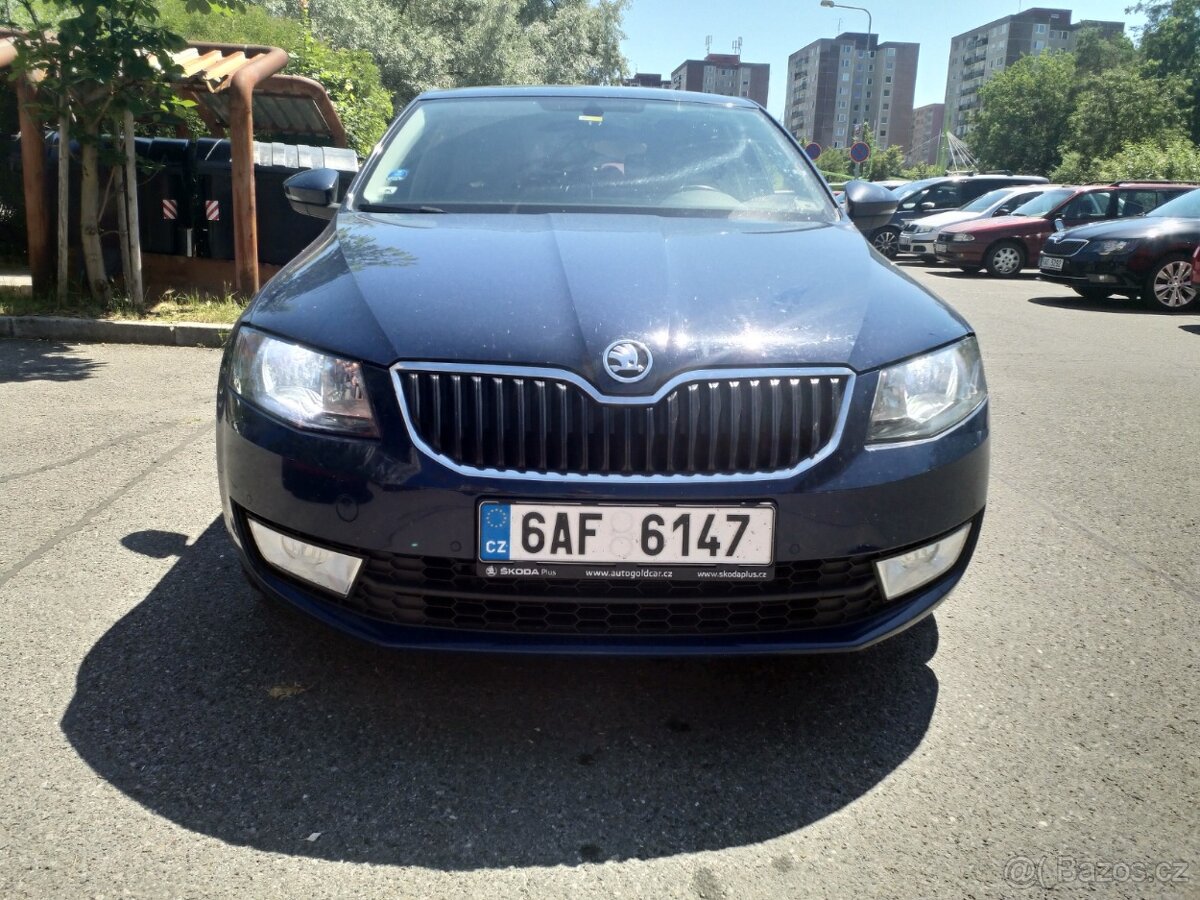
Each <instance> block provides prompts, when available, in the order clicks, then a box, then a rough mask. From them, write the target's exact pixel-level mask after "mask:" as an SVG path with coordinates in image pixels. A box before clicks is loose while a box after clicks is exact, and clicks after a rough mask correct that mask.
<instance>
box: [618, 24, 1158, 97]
mask: <svg viewBox="0 0 1200 900" xmlns="http://www.w3.org/2000/svg"><path fill="white" fill-rule="evenodd" d="M851 2H853V5H855V6H865V7H867V8H868V9H870V10H871V15H872V17H873V23H872V28H873V30H874V32H875V33H876V34H877V35H879V40H880V41H915V42H917V43H919V44H920V45H921V55H920V58H919V62H918V66H917V91H916V96H915V98H914V102H915V105H916V106H923V105H924V104H926V103H939V102H941V101H942V100H943V99H944V98H945V90H946V63H947V57H948V56H949V53H950V38H952V37H953V36H954V35H956V34H961V33H962V32H964V31H968V30H970V29H971V28H974V27H976V26H978V25H983V24H984V23H986V22H990V21H992V20H993V19H998V18H1000V17H1001V16H1006V15H1009V14H1010V13H1015V12H1017V11H1018V9H1021V8H1023V9H1029V8H1031V7H1034V6H1048V7H1052V8H1063V9H1070V10H1071V13H1072V21H1078V20H1079V19H1106V20H1113V21H1124V22H1125V23H1126V27H1125V31H1126V33H1127V34H1130V33H1131V31H1132V29H1133V28H1134V27H1135V26H1139V25H1141V24H1142V23H1143V18H1142V17H1141V16H1134V15H1132V14H1129V15H1127V14H1126V13H1125V7H1126V6H1127V5H1131V4H1132V3H1133V2H1134V0H1086V2H1078V3H1074V4H1073V3H1070V2H1062V3H1031V2H1026V3H1020V2H1018V0H1012V2H1003V3H994V2H971V0H957V2H955V0H904V2H897V0H865V2H864V0H851ZM839 20H840V22H841V28H840V29H839V28H838V23H839ZM839 30H840V31H866V30H867V16H866V13H862V12H858V11H857V10H853V9H825V8H823V7H822V6H821V5H820V0H741V2H738V0H690V2H683V3H681V2H678V0H676V2H668V0H631V2H630V6H629V8H628V9H627V10H626V11H625V20H624V31H625V34H626V39H625V41H624V42H623V43H622V45H621V48H622V50H623V52H624V53H625V57H626V58H627V59H628V60H629V64H630V66H631V67H632V68H633V69H634V70H635V71H639V72H660V73H662V75H663V77H665V78H669V77H670V74H671V70H672V69H674V68H675V67H676V66H678V65H679V64H680V63H681V62H683V61H684V60H685V59H703V58H704V39H705V36H706V35H710V34H711V35H712V39H713V41H712V50H713V52H714V53H731V52H732V46H733V42H734V41H735V40H737V39H738V38H739V37H740V38H741V39H742V59H744V60H745V61H746V62H765V63H770V64H771V86H770V95H769V97H768V103H767V108H768V109H769V110H770V111H771V112H772V113H773V114H774V115H776V116H779V115H780V114H781V113H782V112H783V103H784V99H785V91H786V87H785V84H786V79H787V58H788V55H789V54H791V53H793V52H795V51H796V50H799V49H800V48H801V47H803V46H804V45H805V44H808V43H810V42H812V41H815V40H817V39H818V38H827V37H829V38H831V37H834V36H836V35H837V34H838V33H839Z"/></svg>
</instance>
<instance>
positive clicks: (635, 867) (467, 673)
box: [0, 262, 1200, 900]
mask: <svg viewBox="0 0 1200 900" xmlns="http://www.w3.org/2000/svg"><path fill="white" fill-rule="evenodd" d="M900 268H901V269H902V270H903V271H905V272H907V273H908V274H909V275H911V276H912V277H914V278H916V279H917V280H918V281H920V282H921V283H923V284H925V285H927V286H928V287H930V288H932V289H933V290H935V291H936V292H937V293H939V294H940V295H941V296H942V297H944V298H945V299H947V300H948V301H949V302H951V303H952V304H953V305H954V306H955V307H956V308H958V309H959V310H960V311H961V312H963V313H964V314H965V315H966V316H967V318H968V319H969V320H970V321H971V322H972V323H973V324H974V326H975V327H976V329H977V330H978V332H979V336H980V342H981V345H982V348H983V352H984V358H985V361H986V365H987V373H988V380H989V384H990V388H991V393H992V421H993V429H994V432H993V450H992V478H991V488H990V503H989V507H988V512H987V518H986V522H985V526H984V532H983V537H982V539H981V541H980V544H979V548H978V550H977V552H976V557H975V561H974V562H973V564H972V568H971V569H970V570H969V572H968V574H967V576H966V578H965V580H964V581H963V583H962V585H961V586H960V587H959V589H958V590H957V592H956V593H955V594H954V595H953V596H952V597H951V598H950V599H949V601H947V603H945V604H944V605H943V606H942V607H941V608H940V609H939V611H938V613H937V614H936V616H935V617H934V618H932V619H928V620H926V621H925V622H923V623H922V624H921V625H919V626H918V627H916V628H914V629H913V630H911V631H909V632H907V633H905V634H904V635H901V636H900V637H898V638H896V639H894V640H892V641H890V642H887V643H885V644H883V645H880V646H878V647H877V648H874V649H872V650H869V651H866V652H863V653H860V654H856V655H851V656H834V657H824V658H795V659H792V658H787V659H776V660H761V659H759V660H750V661H738V660H721V661H717V662H712V661H702V660H687V661H661V660H596V659H517V660H514V659H507V658H490V657H458V656H445V655H414V654H398V653H388V652H383V651H379V650H375V649H372V648H369V647H364V646H362V645H359V644H356V643H353V642H352V641H350V640H349V639H346V638H343V637H341V636H339V635H336V634H333V633H331V632H329V631H327V630H325V629H323V628H320V627H318V626H316V625H315V624H312V623H310V622H308V621H307V620H305V619H302V618H300V617H299V616H297V615H293V614H290V613H288V612H286V611H282V610H279V609H276V608H273V607H270V606H267V605H265V604H263V603H261V602H259V601H257V600H256V599H255V597H254V595H253V594H252V592H251V591H250V590H249V588H248V587H246V585H245V584H244V582H243V580H242V577H241V575H240V572H239V571H238V566H237V563H236V561H235V558H234V555H233V552H232V547H231V545H230V544H229V542H228V539H227V537H226V535H225V533H224V529H223V526H222V525H221V523H220V519H219V513H220V508H219V502H218V497H217V489H216V479H215V463H214V459H213V428H212V416H213V393H214V387H215V383H216V375H217V365H218V362H219V353H218V352H217V351H212V350H193V349H179V348H152V347H124V346H113V345H82V344H81V345H69V344H61V343H51V342H30V341H0V420H2V421H3V422H4V423H5V426H6V427H4V428H3V429H0V498H2V507H3V510H4V516H3V521H4V524H5V527H4V529H3V530H0V721H2V722H3V727H0V896H3V897H6V898H7V897H26V896H31V897H50V896H55V897H59V896H61V897H96V896H104V897H120V896H135V897H202V896H238V897H273V896H306V897H308V896H310V897H324V896H345V897H358V896H363V897H379V896H396V897H401V896H403V897H416V896H421V897H463V896H481V897H482V896H488V897H508V896H522V897H543V896H562V897H568V896H569V897H572V898H578V897H613V896H627V897H700V898H705V900H712V898H743V897H793V896H821V895H829V896H846V897H861V896H881V897H894V896H905V895H921V896H932V895H940V896H947V897H962V896H968V895H969V896H973V897H992V896H1019V895H1022V894H1029V895H1031V896H1033V895H1036V894H1038V893H1041V892H1042V889H1043V888H1044V887H1048V886H1050V885H1058V886H1060V888H1062V889H1066V890H1070V891H1075V890H1084V889H1091V888H1100V889H1103V890H1104V891H1105V893H1106V894H1108V895H1112V896H1130V897H1135V896H1136V897H1141V896H1197V895H1200V754H1197V751H1196V748H1197V746H1200V677H1198V676H1200V658H1198V657H1200V653H1198V650H1197V648H1198V646H1200V642H1198V640H1197V637H1198V628H1197V610H1198V608H1200V475H1198V467H1197V461H1198V459H1200V315H1191V316H1170V315H1162V314H1155V313H1150V312H1147V311H1145V310H1144V309H1143V308H1142V307H1141V306H1140V305H1139V304H1137V303H1135V302H1133V301H1123V300H1111V301H1104V302H1100V303H1095V302H1089V301H1084V300H1081V299H1079V298H1077V297H1076V296H1075V295H1074V294H1073V293H1071V292H1070V291H1069V290H1067V289H1065V288H1060V287H1057V286H1053V285H1047V284H1044V283H1041V282H1039V281H1037V280H1036V279H1035V278H1033V277H1032V276H1031V275H1029V274H1026V275H1025V276H1023V277H1019V278H1015V279H1010V280H995V279H990V278H986V277H979V276H974V277H972V276H967V275H965V274H962V273H959V272H957V271H955V270H949V269H937V268H927V267H924V266H920V265H916V264H914V263H905V262H901V263H900ZM847 277H848V278H850V277H853V276H852V274H851V273H847ZM1039 885H1040V886H1039Z"/></svg>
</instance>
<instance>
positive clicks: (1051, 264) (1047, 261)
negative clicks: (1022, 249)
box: [1038, 254, 1063, 270]
mask: <svg viewBox="0 0 1200 900" xmlns="http://www.w3.org/2000/svg"><path fill="white" fill-rule="evenodd" d="M1062 262H1063V261H1062V260H1061V259H1059V258H1058V257H1057V256H1046V255H1045V254H1042V256H1041V258H1040V259H1038V268H1039V269H1055V270H1058V269H1061V268H1062Z"/></svg>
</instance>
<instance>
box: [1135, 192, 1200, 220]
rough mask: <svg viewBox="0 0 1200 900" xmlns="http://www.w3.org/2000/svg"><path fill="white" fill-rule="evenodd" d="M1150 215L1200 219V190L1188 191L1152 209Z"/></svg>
mask: <svg viewBox="0 0 1200 900" xmlns="http://www.w3.org/2000/svg"><path fill="white" fill-rule="evenodd" d="M1146 215H1148V216H1179V217H1181V218H1184V219H1200V190H1196V191H1188V192H1187V193H1186V194H1181V195H1180V196H1178V197H1176V198H1175V199H1174V200H1168V201H1167V202H1166V203H1164V204H1163V205H1162V206H1159V207H1157V208H1155V209H1152V210H1150V212H1148V213H1146Z"/></svg>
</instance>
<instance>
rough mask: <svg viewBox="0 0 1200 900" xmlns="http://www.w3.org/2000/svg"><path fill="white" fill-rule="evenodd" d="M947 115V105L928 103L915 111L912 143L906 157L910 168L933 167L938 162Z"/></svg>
mask: <svg viewBox="0 0 1200 900" xmlns="http://www.w3.org/2000/svg"><path fill="white" fill-rule="evenodd" d="M945 114H946V104H945V103H928V104H926V105H925V106H918V107H917V108H916V109H914V110H913V134H912V143H911V144H909V146H908V153H907V155H906V156H905V161H906V162H907V163H908V164H909V165H910V166H915V165H916V164H917V163H928V164H929V165H933V164H934V163H936V162H937V158H938V149H939V147H940V146H941V139H942V129H943V127H944V121H945Z"/></svg>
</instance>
